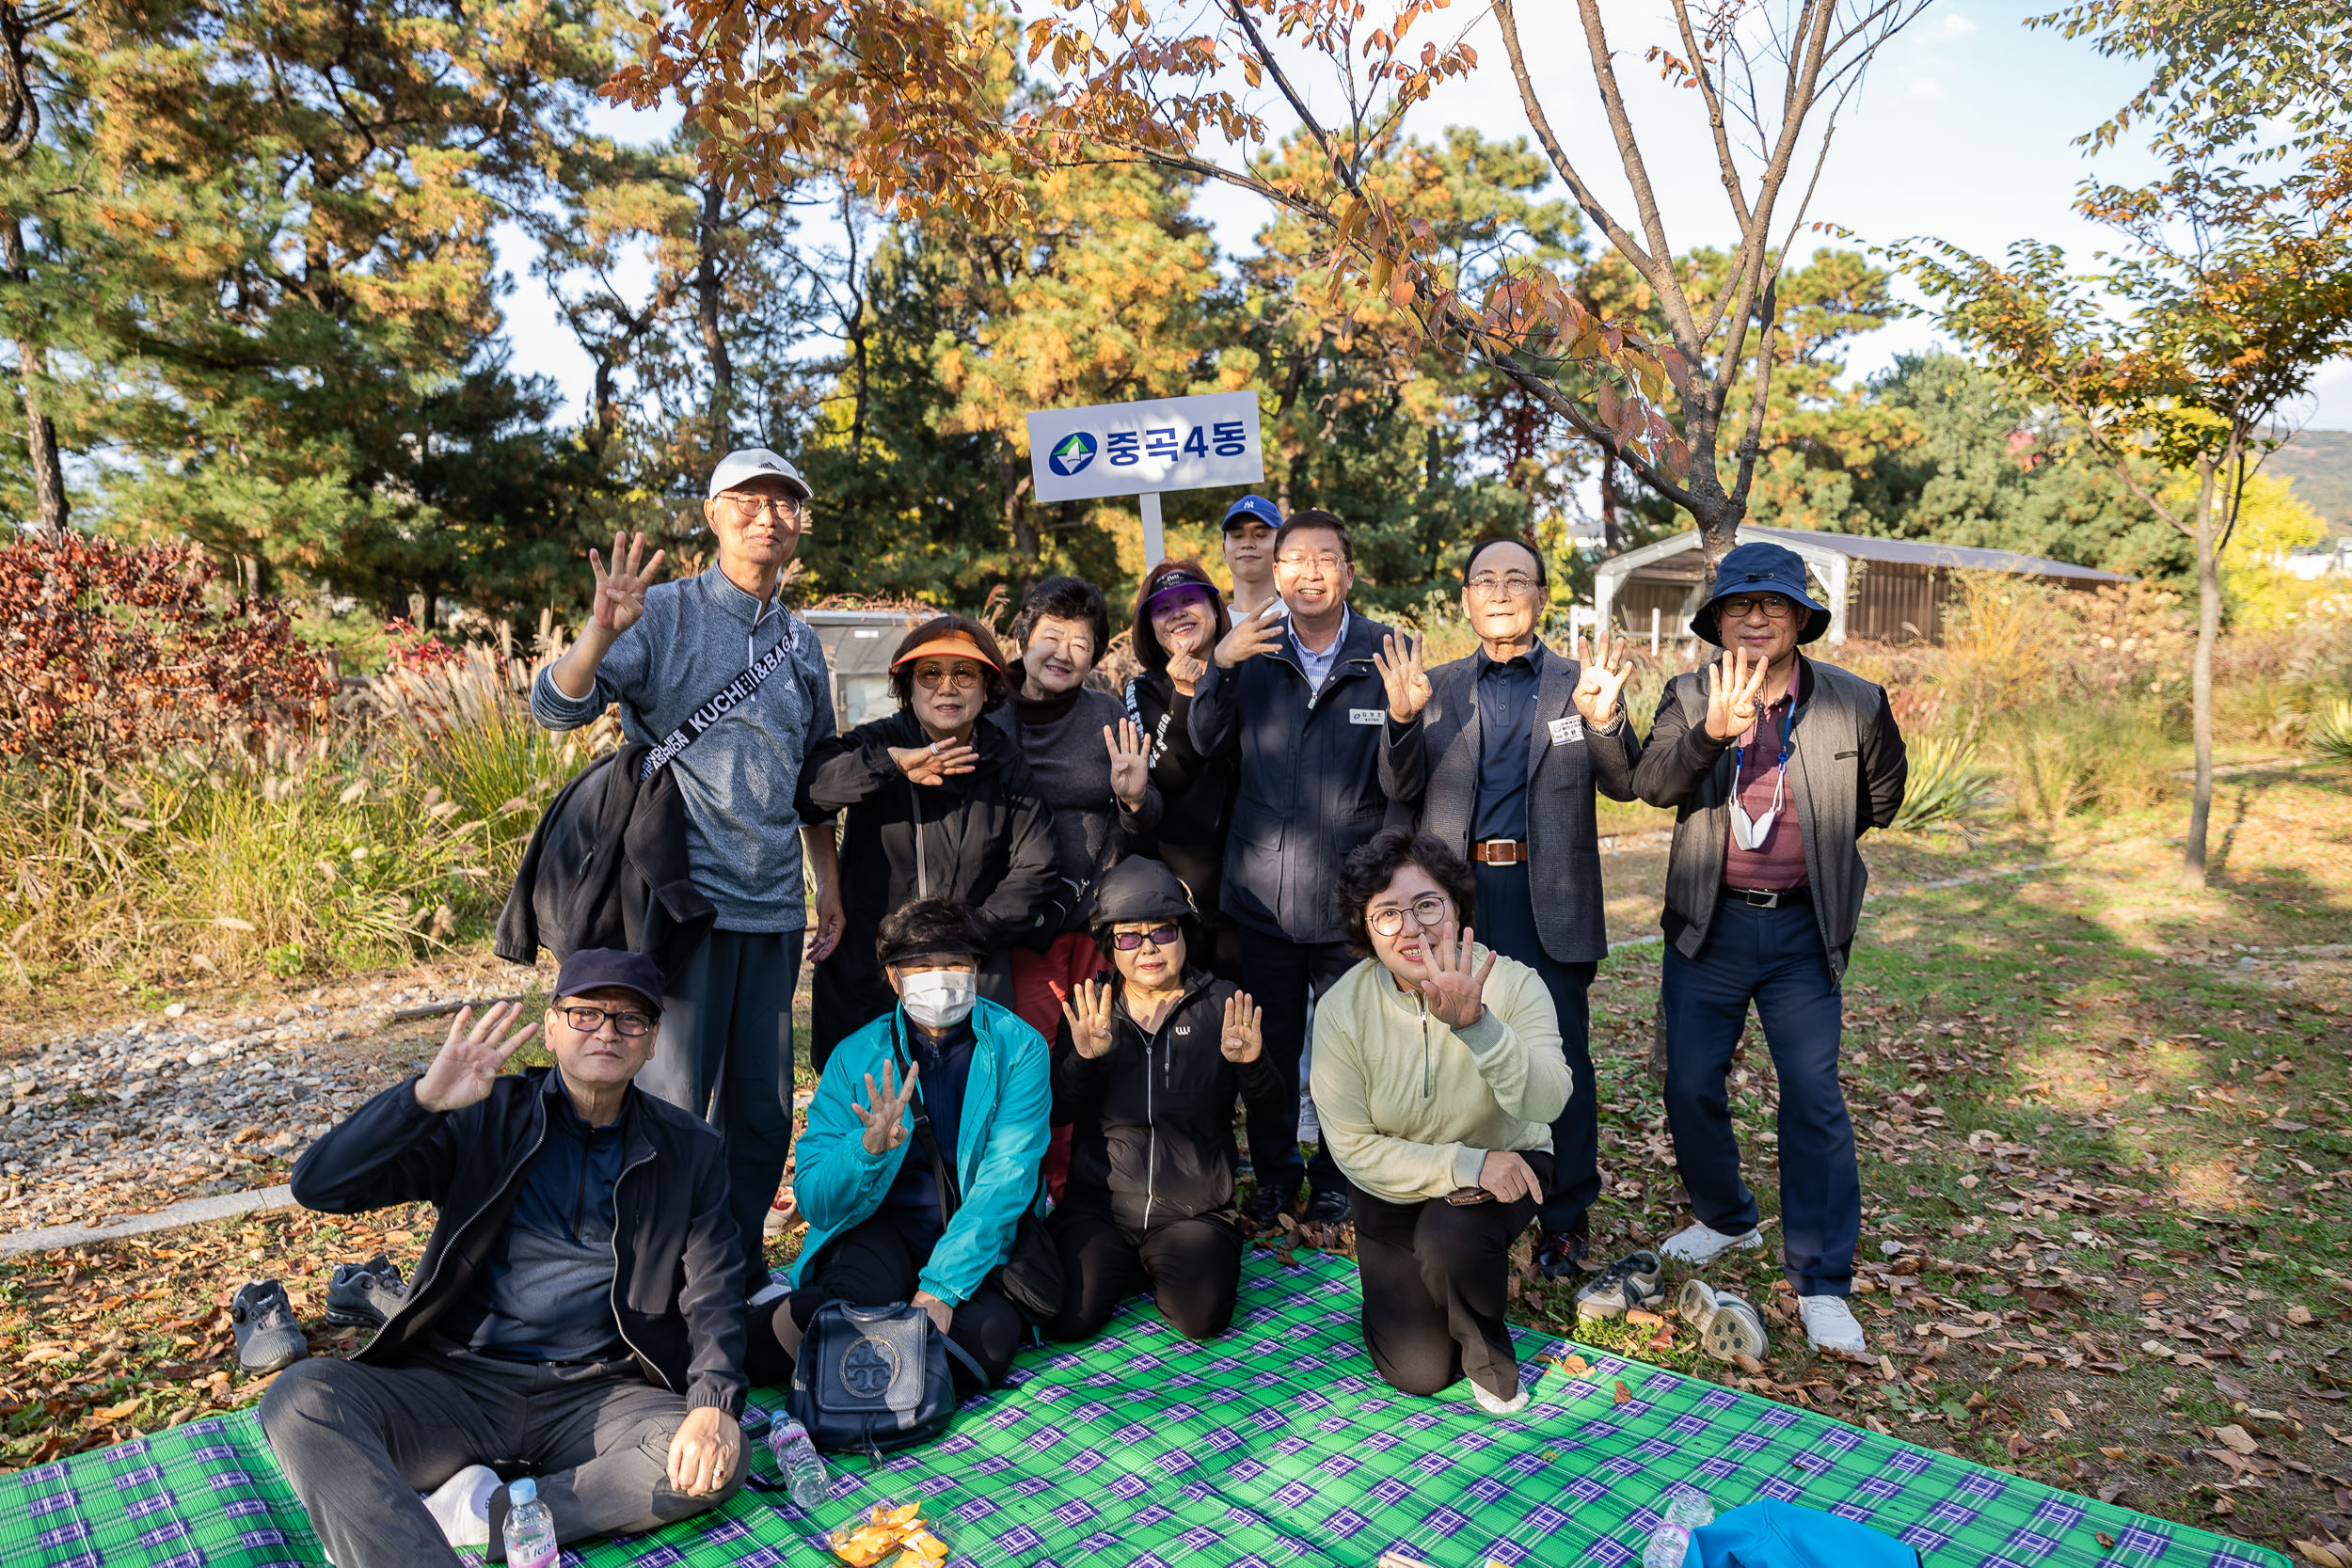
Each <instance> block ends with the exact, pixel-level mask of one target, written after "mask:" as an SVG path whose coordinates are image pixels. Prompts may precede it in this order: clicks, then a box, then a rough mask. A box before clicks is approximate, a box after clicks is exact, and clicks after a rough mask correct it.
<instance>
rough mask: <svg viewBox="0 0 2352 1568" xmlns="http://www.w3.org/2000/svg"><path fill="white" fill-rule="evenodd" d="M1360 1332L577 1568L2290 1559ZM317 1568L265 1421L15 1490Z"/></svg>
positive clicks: (1951, 1566)
mask: <svg viewBox="0 0 2352 1568" xmlns="http://www.w3.org/2000/svg"><path fill="white" fill-rule="evenodd" d="M1357 1312H1358V1296H1357V1287H1356V1273H1355V1270H1354V1269H1353V1268H1352V1267H1350V1266H1349V1265H1348V1264H1347V1263H1346V1262H1345V1261H1344V1260H1343V1259H1333V1258H1327V1257H1321V1256H1316V1257H1311V1259H1308V1260H1307V1261H1305V1262H1304V1263H1303V1264H1302V1265H1301V1266H1300V1267H1298V1268H1296V1269H1287V1268H1284V1267H1283V1266H1282V1265H1280V1264H1279V1263H1278V1262H1276V1261H1275V1260H1274V1259H1272V1258H1270V1257H1268V1256H1266V1255H1265V1254H1263V1253H1258V1254H1255V1255H1253V1257H1252V1259H1251V1260H1250V1262H1249V1265H1248V1271H1247V1273H1246V1274H1245V1275H1244V1277H1243V1296H1242V1304H1241V1311H1240V1314H1239V1316H1238V1317H1237V1319H1236V1320H1235V1323H1234V1325H1233V1329H1232V1332H1231V1333H1229V1334H1227V1335H1225V1336H1223V1337H1222V1338H1218V1339H1216V1341H1214V1342H1212V1343H1210V1344H1206V1345H1195V1344H1192V1343H1190V1342H1188V1341H1187V1340H1185V1339H1184V1338H1182V1337H1181V1336H1179V1335H1177V1334H1176V1333H1174V1332H1173V1331H1172V1330H1170V1329H1169V1328H1168V1327H1167V1325H1166V1324H1164V1323H1161V1322H1160V1320H1159V1317H1158V1316H1157V1314H1156V1313H1154V1312H1153V1311H1152V1308H1151V1307H1150V1306H1149V1305H1148V1304H1146V1303H1144V1302H1141V1301H1137V1302H1135V1303H1131V1304H1129V1305H1128V1306H1127V1307H1125V1308H1124V1309H1122V1310H1121V1311H1120V1314H1119V1316H1118V1317H1117V1318H1115V1319H1113V1320H1112V1322H1111V1324H1110V1326H1109V1328H1108V1329H1107V1330H1105V1331H1104V1334H1103V1336H1102V1337H1101V1338H1098V1339H1096V1340H1094V1341H1093V1342H1092V1343H1090V1344H1087V1345H1083V1346H1076V1347H1071V1348H1068V1349H1062V1348H1058V1347H1050V1346H1049V1347H1046V1348H1044V1349H1041V1350H1033V1351H1031V1352H1029V1353H1027V1354H1025V1355H1024V1356H1023V1357H1022V1359H1021V1361H1020V1362H1019V1364H1018V1365H1017V1366H1016V1368H1015V1370H1014V1372H1013V1375H1012V1377H1011V1379H1010V1381H1009V1384H1008V1386H1005V1387H1004V1388H1001V1389H998V1390H996V1391H994V1392H993V1393H992V1394H990V1395H988V1396H987V1397H986V1398H983V1399H978V1400H975V1401H972V1402H970V1403H968V1404H966V1405H965V1406H964V1408H963V1410H962V1411H961V1413H960V1414H959V1415H958V1416H957V1418H956V1422H955V1425H954V1426H953V1427H952V1428H950V1429H949V1431H948V1432H947V1433H946V1435H944V1436H943V1437H941V1438H940V1439H939V1440H937V1441H936V1442H933V1443H931V1444H930V1445H928V1446H926V1447H924V1448H922V1449H916V1450H912V1451H909V1452H906V1453H902V1454H898V1455H893V1456H891V1457H889V1458H887V1459H886V1460H884V1461H883V1462H882V1464H881V1465H875V1464H874V1463H873V1462H871V1461H868V1460H850V1461H846V1462H840V1463H837V1464H835V1465H834V1487H833V1500H832V1501H831V1503H830V1504H828V1505H827V1506H825V1507H823V1508H821V1509H819V1510H818V1514H817V1517H816V1518H814V1519H809V1518H806V1517H803V1516H802V1515H801V1514H799V1513H796V1512H793V1511H792V1510H791V1509H790V1508H789V1506H788V1505H786V1506H781V1507H780V1506H778V1503H779V1502H780V1501H781V1494H772V1495H771V1494H762V1493H756V1492H752V1491H746V1492H744V1493H743V1494H741V1495H740V1496H739V1497H736V1498H735V1499H734V1500H733V1501H732V1502H730V1503H729V1504H728V1505H727V1506H726V1507H725V1508H723V1509H720V1510H716V1511H714V1512H712V1513H707V1514H705V1515H703V1516H702V1517H700V1518H697V1519H692V1520H689V1521H686V1522H684V1523H681V1524H679V1525H676V1526H674V1527H672V1528H669V1529H666V1530H663V1531H661V1532H660V1534H658V1535H651V1536H639V1537H635V1538H631V1539H624V1540H615V1541H608V1542H602V1543H599V1544H595V1545H592V1546H589V1547H587V1548H586V1549H584V1550H581V1551H578V1552H566V1553H564V1563H565V1564H567V1565H580V1568H607V1565H613V1568H617V1565H619V1564H624V1563H627V1564H636V1565H640V1568H646V1565H654V1564H670V1565H676V1568H719V1565H720V1564H734V1565H736V1568H767V1565H792V1564H805V1565H807V1568H820V1565H822V1564H825V1563H831V1562H834V1557H833V1555H832V1554H831V1553H830V1552H828V1551H827V1550H826V1549H825V1548H824V1545H823V1532H824V1530H825V1529H828V1528H832V1527H834V1526H836V1525H840V1524H844V1523H847V1522H849V1521H850V1520H851V1519H852V1518H853V1517H855V1516H856V1515H857V1514H859V1513H862V1512H863V1511H864V1510H865V1509H866V1508H867V1507H869V1506H871V1505H872V1504H874V1503H876V1502H882V1501H892V1502H899V1501H906V1500H910V1499H913V1498H916V1497H919V1498H921V1499H922V1500H923V1502H924V1504H925V1510H924V1512H925V1513H926V1514H927V1515H929V1516H930V1517H931V1518H933V1519H935V1520H937V1521H939V1522H940V1525H941V1528H942V1530H943V1532H944V1533H945V1534H946V1537H947V1539H948V1541H949V1543H950V1544H951V1545H953V1546H954V1548H955V1549H956V1552H957V1555H958V1557H959V1559H960V1560H962V1561H964V1562H967V1563H969V1564H971V1565H972V1568H1177V1565H1179V1564H1183V1565H1185V1568H1193V1565H1224V1568H1283V1565H1287V1564H1297V1565H1299V1568H1325V1565H1327V1564H1329V1565H1340V1564H1345V1565H1351V1568H1369V1565H1370V1564H1371V1563H1373V1562H1374V1560H1375V1559H1377V1558H1378V1557H1379V1555H1380V1554H1381V1553H1382V1552H1384V1551H1387V1550H1389V1549H1391V1547H1393V1548H1396V1549H1398V1550H1401V1551H1404V1552H1406V1553H1408V1554H1409V1555H1411V1556H1413V1557H1416V1558H1420V1559H1422V1560H1424V1561H1427V1562H1430V1563H1434V1564H1436V1565H1437V1568H1482V1565H1484V1564H1485V1563H1486V1562H1487V1561H1488V1560H1495V1561H1499V1562H1502V1563H1505V1564H1510V1565H1513V1568H1521V1565H1524V1568H1553V1565H1560V1568H1565V1565H1566V1564H1571V1563H1574V1564H1587V1563H1590V1564H1597V1565H1599V1568H1615V1565H1618V1564H1627V1563H1633V1562H1638V1561H1639V1560H1640V1559H1641V1552H1642V1544H1643V1543H1644V1542H1645V1540H1646V1539H1647V1538H1648V1534H1649V1530H1650V1528H1651V1527H1653V1526H1654V1525H1655V1524H1656V1523H1657V1522H1658V1515H1657V1513H1655V1512H1653V1505H1654V1504H1656V1503H1657V1502H1658V1501H1659V1500H1660V1498H1661V1494H1662V1493H1663V1492H1664V1491H1665V1489H1666V1487H1667V1486H1668V1484H1669V1483H1671V1482H1674V1481H1689V1482H1692V1483H1693V1484H1695V1485H1697V1486H1700V1487H1703V1488H1705V1489H1706V1491H1707V1492H1708V1493H1709V1494H1710V1495H1711V1496H1712V1497H1714V1499H1715V1502H1716V1506H1717V1507H1718V1508H1719V1509H1722V1508H1728V1507H1731V1506H1734V1505H1737V1504H1739V1503H1743V1502H1747V1501H1749V1500H1751V1499H1753V1498H1756V1497H1780V1498H1785V1499H1787V1500H1788V1501H1791V1502H1795V1503H1799V1504H1802V1505H1804V1506H1806V1507H1810V1508H1820V1509H1828V1510H1831V1511H1833V1512H1835V1513H1842V1514H1845V1515H1846V1516H1848V1517H1849V1518H1853V1519H1859V1520H1862V1521H1864V1522H1866V1523H1867V1524H1870V1525H1872V1526H1874V1527H1876V1528H1879V1529H1882V1530H1884V1531H1887V1532H1888V1533H1890V1534H1893V1535H1896V1536H1899V1538H1900V1539H1902V1540H1903V1541H1906V1542H1909V1543H1910V1544H1913V1545H1915V1546H1917V1547H1918V1548H1919V1549H1920V1551H1921V1552H1922V1553H1923V1554H1924V1555H1925V1559H1926V1561H1927V1563H1928V1564H1929V1565H1930V1568H1947V1565H1948V1568H1962V1565H1971V1564H1988V1565H1994V1568H2009V1565H2014V1568H2088V1565H2090V1564H2116V1565H2119V1568H2233V1565H2245V1568H2253V1565H2256V1564H2262V1565H2270V1564H2283V1563H2284V1561H2285V1560H2284V1559H2282V1558H2280V1557H2279V1556H2278V1555H2277V1554H2276V1553H2272V1552H2268V1551H2265V1550H2263V1549H2262V1548H2260V1547H2256V1546H2250V1545H2248V1544H2244V1543H2242V1542H2236V1541H2231V1540H2228V1539H2225V1538H2223V1537H2221V1536H2217V1535H2211V1534H2208V1533H2206V1532H2204V1531H2202V1530H2197V1529H2191V1528H2187V1527H2185V1526H2181V1525H2174V1524H2169V1523H2167V1522H2165V1521H2163V1520H2160V1519H2152V1518H2149V1517H2147V1516H2146V1515H2144V1514H2138V1513H2132V1512H2131V1511H2130V1510H2128V1509H2122V1508H2115V1507H2110V1506H2106V1505H2104V1504H2100V1503H2094V1502H2090V1501H2087V1500H2085V1499H2084V1498H2081V1497H2073V1496H2070V1495H2069V1494H2066V1493H2063V1492H2057V1491H2053V1490H2052V1489H2050V1488H2049V1487H2046V1486H2042V1485H2038V1484H2036V1483H2034V1482H2032V1481H2020V1480H2018V1479H2016V1478H2015V1477H2012V1476H2007V1475H2002V1474H2000V1473H1998V1472H1996V1471H1993V1470H1987V1469H1983V1468H1980V1467H1979V1466H1977V1465H1970V1464H1967V1463H1965V1462H1963V1461H1962V1460H1958V1459H1953V1458H1950V1457H1949V1456H1947V1455H1945V1454H1940V1453H1934V1452H1931V1451H1929V1450H1927V1449H1916V1448H1913V1447H1911V1446H1909V1445H1908V1444H1904V1443H1900V1442H1898V1441H1896V1440H1895V1439H1893V1438H1889V1437H1880V1436H1877V1435H1874V1434H1872V1433H1867V1432H1860V1431H1856V1430H1855V1429H1853V1428H1851V1427H1848V1426H1842V1425H1840V1424H1838V1423H1837V1422H1836V1421H1832V1420H1829V1419H1827V1418H1823V1417H1820V1416H1817V1415H1814V1414H1811V1413H1810V1412H1807V1411H1804V1410H1797V1409H1791V1408H1789V1407H1788V1406H1786V1405H1780V1404H1775V1403H1772V1402H1770V1401H1768V1400H1763V1399H1758V1398H1756V1397H1754V1396H1752V1395H1747V1394H1740V1393H1736V1392H1734V1391H1732V1390H1730V1389H1727V1388H1718V1387H1716V1386H1713V1385H1711V1384H1707V1383H1701V1382H1697V1381H1694V1380H1692V1379H1690V1378H1686V1377H1682V1376H1680V1375H1678V1374H1677V1373H1674V1372H1669V1371H1664V1370H1660V1369H1658V1368H1654V1367H1647V1366H1644V1365H1642V1364H1641V1363H1639V1362H1630V1361H1621V1360H1618V1359H1616V1358H1614V1357H1612V1356H1608V1355H1603V1354H1598V1353H1597V1352H1593V1351H1589V1350H1588V1351H1584V1352H1582V1354H1584V1355H1585V1357H1586V1358H1587V1359H1588V1360H1589V1361H1591V1362H1592V1363H1593V1367H1592V1370H1591V1371H1590V1372H1588V1373H1587V1374H1586V1375H1585V1376H1583V1377H1581V1378H1571V1377H1569V1376H1568V1375H1567V1374H1566V1373H1565V1372H1563V1371H1561V1370H1558V1369H1557V1368H1547V1367H1544V1366H1541V1365H1539V1364H1538V1363H1537V1362H1536V1360H1535V1357H1536V1356H1537V1355H1538V1354H1541V1353H1543V1352H1545V1351H1557V1352H1559V1353H1562V1354H1565V1353H1566V1352H1568V1351H1569V1350H1571V1349H1574V1348H1575V1347H1572V1346H1570V1345H1568V1344H1566V1343H1565V1342H1564V1341H1558V1340H1552V1339H1549V1338H1546V1337H1544V1336H1540V1335H1534V1334H1527V1333H1522V1334H1521V1335H1520V1340H1519V1354H1520V1356H1521V1358H1522V1361H1523V1363H1524V1369H1525V1371H1526V1374H1527V1376H1528V1378H1529V1379H1530V1381H1531V1382H1534V1384H1535V1397H1534V1402H1532V1403H1531V1404H1530V1405H1529V1407H1528V1408H1527V1409H1526V1410H1524V1411H1523V1412H1521V1413H1520V1414H1519V1415H1518V1416H1517V1417H1514V1418H1502V1419H1497V1418H1493V1417H1489V1416H1486V1415H1485V1414H1483V1413H1482V1412H1481V1411H1480V1410H1479V1409H1478V1407H1477V1406H1476V1405H1475V1404H1473V1403H1472V1402H1470V1398H1469V1396H1468V1393H1467V1391H1466V1390H1457V1391H1456V1392H1455V1393H1454V1394H1452V1395H1449V1396H1447V1397H1444V1398H1439V1399H1435V1400H1426V1399H1414V1398H1409V1397H1406V1396H1402V1395H1399V1394H1396V1393H1395V1392H1393V1391H1392V1390H1391V1389H1389V1388H1388V1387H1386V1386H1384V1385H1383V1384H1381V1383H1380V1381H1379V1380H1378V1378H1377V1377H1375V1375H1374V1373H1373V1370H1372V1365H1371V1363H1370V1361H1369V1360H1368V1359H1367V1358H1366V1356H1365V1354H1364V1351H1363V1345H1362V1341H1361V1339H1360V1338H1359V1328H1358V1322H1357ZM1539 1374H1540V1375H1539ZM1619 1381H1623V1382H1624V1384H1625V1386H1626V1387H1627V1388H1628V1389H1629V1391H1630V1392H1631V1394H1632V1396H1633V1397H1632V1400H1631V1401H1630V1402H1628V1403H1624V1404H1619V1403H1617V1402H1615V1397H1614V1388H1615V1385H1616V1384H1617V1383H1618V1382H1619ZM765 1397H766V1398H767V1399H769V1400H770V1401H771V1402H772V1399H773V1396H772V1394H770V1395H767V1396H765ZM755 1452H756V1453H757V1456H758V1460H759V1464H760V1465H761V1467H762V1468H763V1470H769V1469H770V1468H771V1467H770V1465H769V1461H768V1458H767V1455H766V1453H765V1451H764V1450H755ZM771 1497H773V1498H774V1499H775V1500H771ZM2103 1532H2104V1533H2105V1534H2106V1536H2107V1538H2108V1539H2109V1540H2111V1541H2112V1542H2113V1544H2112V1545H2111V1546H2102V1545H2101V1544H2100V1543H2099V1536H2100V1534H2101V1533H2103ZM320 1560H321V1557H320V1553H319V1547H318V1541H317V1537H316V1536H314V1535H313V1534H312V1533H311V1532H310V1527H309V1525H308V1524H307V1523H306V1522H305V1520H304V1518H303V1515H302V1512H301V1510H300V1509H299V1508H298V1507H296V1506H295V1503H294V1497H293V1495H292V1493H291V1492H290V1491H289V1490H288V1489H287V1486H286V1483H285V1481H284V1480H283V1478H282V1477H280V1475H279V1474H278V1467H277V1465H276V1464H275V1463H274V1462H273V1461H272V1460H271V1458H270V1455H269V1449H268V1446H267V1445H266V1444H265V1443H264V1442H263V1440H262V1434H261V1429H260V1427H259V1426H258V1425H257V1424H256V1422H255V1420H254V1418H253V1416H252V1414H251V1413H250V1412H244V1413H241V1414H239V1415H236V1416H233V1417H223V1418H207V1419H204V1420H199V1421H191V1422H189V1423H188V1424H186V1425H185V1426H183V1427H179V1428H177V1429H175V1430H173V1431H170V1432H167V1433H159V1434H157V1435H156V1436H153V1437H150V1438H142V1439H140V1440H138V1441H136V1442H132V1443H125V1444H123V1445H121V1446H120V1447H119V1448H114V1449H104V1450H103V1451H100V1452H93V1453H87V1454H81V1455H77V1456H76V1457H74V1458H73V1459H72V1460H69V1461H65V1462H63V1463H60V1464H56V1465H42V1466H41V1467H40V1468H38V1469H34V1470H27V1471H24V1472H22V1473H20V1474H18V1475H15V1476H11V1477H5V1478H0V1565H5V1568H35V1565H39V1568H69V1565H72V1568H101V1565H103V1568H199V1565H200V1564H209V1565H212V1568H263V1565H266V1564H279V1563H284V1564H292V1563H303V1564H309V1563H316V1562H319V1561H320Z"/></svg>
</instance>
